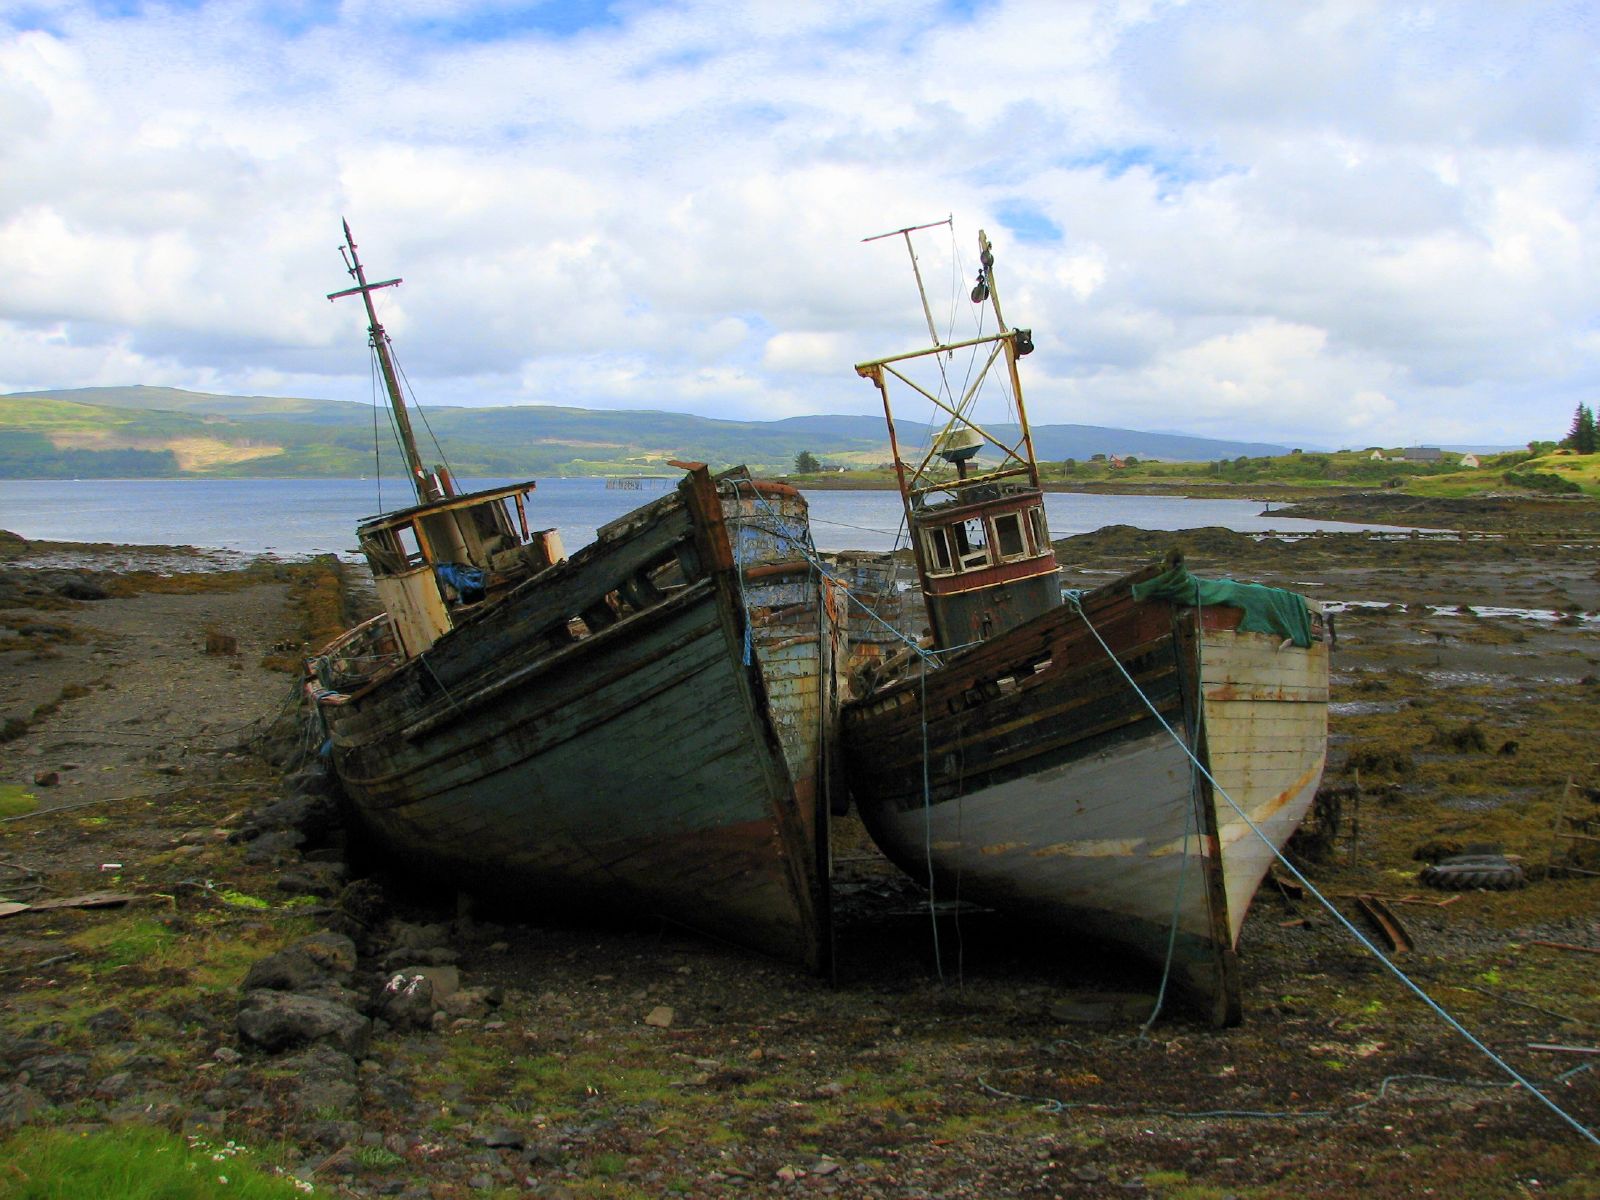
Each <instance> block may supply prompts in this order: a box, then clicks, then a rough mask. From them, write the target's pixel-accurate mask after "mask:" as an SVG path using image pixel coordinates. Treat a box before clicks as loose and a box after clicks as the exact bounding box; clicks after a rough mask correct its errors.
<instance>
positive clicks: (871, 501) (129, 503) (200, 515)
mask: <svg viewBox="0 0 1600 1200" xmlns="http://www.w3.org/2000/svg"><path fill="white" fill-rule="evenodd" d="M512 482H517V481H515V480H503V479H476V480H472V479H469V480H462V481H461V487H462V490H463V491H466V490H476V489H478V488H487V487H494V486H497V485H500V484H505V483H512ZM671 486H672V481H670V480H665V479H644V480H642V481H638V484H637V486H633V487H628V488H626V489H624V488H620V487H615V486H608V484H607V481H606V480H604V479H597V478H592V479H542V480H540V481H539V484H538V487H537V488H536V489H535V491H534V493H533V496H532V498H531V499H530V501H529V505H528V520H529V523H530V525H532V526H533V527H535V528H539V529H549V528H554V529H557V530H559V531H560V534H561V540H562V544H563V545H564V546H565V547H566V548H567V550H568V551H569V552H570V551H572V550H575V549H577V548H578V547H579V546H583V545H586V544H587V543H588V542H590V541H592V540H593V539H594V535H595V530H597V529H598V528H599V527H600V526H602V525H604V524H606V523H607V522H609V521H612V520H615V519H616V518H617V517H620V516H622V515H623V514H624V513H626V512H628V511H629V510H631V509H634V508H637V507H638V506H640V505H642V504H647V503H649V502H650V500H652V499H654V498H655V497H656V496H659V495H661V494H662V493H663V492H665V491H666V490H667V489H668V488H669V487H671ZM805 496H806V500H807V501H808V502H809V504H810V506H811V533H812V537H813V539H814V540H815V541H816V544H817V548H818V549H819V550H891V549H894V548H895V546H896V545H897V544H899V543H903V540H904V539H903V535H902V525H903V523H904V518H903V515H902V511H901V507H900V497H899V494H898V493H896V492H892V491H809V492H806V493H805ZM412 502H413V500H412V497H411V495H410V493H409V492H408V491H406V489H405V485H404V484H402V483H397V482H395V481H391V480H385V481H384V482H383V483H382V485H381V488H380V485H379V484H378V482H377V481H375V480H372V479H83V480H57V479H3V480H0V529H9V530H10V531H11V532H13V533H15V534H18V535H20V536H22V537H24V538H30V539H39V540H50V541H70V542H113V543H119V544H131V545H172V546H196V547H201V548H204V549H215V550H230V551H234V552H237V553H241V554H250V555H253V554H273V555H277V556H279V557H282V558H297V557H301V556H304V555H309V554H338V555H340V556H350V555H353V554H354V553H355V526H356V524H357V522H359V521H360V520H362V519H363V518H364V517H368V516H371V515H373V514H375V513H379V512H383V511H388V510H392V509H396V508H402V507H405V506H407V505H408V504H410V503H412ZM1263 507H1264V506H1263V504H1262V502H1261V501H1259V500H1212V499H1198V500H1191V499H1188V498H1185V497H1179V496H1108V495H1098V494H1096V495H1088V494H1082V493H1076V492H1049V493H1047V494H1046V496H1045V510H1046V512H1047V514H1048V516H1049V520H1050V533H1051V535H1052V536H1053V537H1057V538H1062V537H1069V536H1071V535H1073V534H1078V533H1089V532H1092V531H1093V530H1096V529H1100V528H1103V527H1104V526H1107V525H1132V526H1135V527H1136V528H1139V529H1152V530H1180V529H1198V528H1202V527H1205V526H1221V527H1223V528H1226V529H1233V530H1236V531H1239V532H1241V533H1279V534H1283V535H1287V536H1295V535H1303V534H1306V533H1312V532H1315V531H1317V530H1319V529H1320V530H1326V531H1328V532H1356V531H1359V530H1363V529H1394V528H1396V527H1394V526H1382V525H1354V524H1346V523H1340V522H1334V521H1305V520H1294V519H1291V518H1285V517H1280V516H1278V515H1277V514H1275V513H1272V512H1270V511H1263Z"/></svg>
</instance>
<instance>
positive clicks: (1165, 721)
mask: <svg viewBox="0 0 1600 1200" xmlns="http://www.w3.org/2000/svg"><path fill="white" fill-rule="evenodd" d="M923 228H926V227H923ZM898 232H899V233H900V234H903V235H905V237H906V240H907V244H908V246H909V244H910V234H911V233H912V232H914V230H901V231H898ZM980 260H981V262H982V264H983V267H982V273H981V274H980V276H979V281H978V286H977V287H976V288H975V289H974V292H973V300H974V302H976V303H980V304H981V303H983V302H984V301H988V302H989V304H988V307H989V308H990V309H991V310H992V313H993V316H994V319H995V321H996V323H997V324H998V329H996V330H995V331H993V332H990V333H988V334H980V336H978V337H976V338H973V339H970V340H968V341H964V342H957V343H942V342H941V341H940V339H939V336H938V333H937V332H936V331H935V330H934V328H933V323H932V320H931V317H930V320H929V331H930V334H932V336H933V343H934V344H933V346H932V347H930V348H929V349H927V350H921V351H915V352H913V353H911V354H906V355H897V356H894V357H891V358H887V359H879V360H874V361H871V362H866V363H862V364H860V365H859V366H858V367H857V368H856V369H857V371H858V372H859V373H860V374H861V375H863V376H864V377H866V378H868V379H870V380H872V381H873V383H874V384H875V385H876V386H877V387H878V389H879V391H880V393H881V396H882V399H883V404H884V412H885V416H886V419H887V420H888V422H889V429H890V437H891V442H892V443H893V444H894V455H895V462H896V466H897V470H898V473H899V479H900V490H901V496H902V498H903V500H904V504H905V510H906V519H907V522H908V528H909V530H910V532H911V541H912V547H913V550H914V553H915V559H916V564H917V572H918V576H919V583H920V586H921V590H922V593H923V596H924V599H925V601H926V604H927V615H928V630H929V636H928V637H927V638H926V639H925V640H924V642H923V643H922V644H920V645H914V646H907V647H906V648H905V649H904V650H903V651H902V652H901V653H900V654H899V655H897V656H895V657H894V658H892V659H888V660H885V661H883V662H882V663H880V664H877V665H875V666H874V668H873V669H872V670H869V671H867V672H864V673H861V674H858V675H857V676H856V677H855V678H854V680H853V686H854V693H855V697H856V698H854V699H852V700H851V701H849V702H848V703H847V704H846V705H845V707H844V710H843V712H842V714H841V742H842V751H843V760H844V766H845V772H846V775H847V778H848V780H849V786H850V794H851V797H852V799H853V800H854V802H855V804H856V805H857V807H858V809H859V811H860V814H861V817H862V820H863V822H864V824H865V825H866V826H867V829H868V831H869V832H870V833H871V835H872V836H873V838H874V840H876V842H877V843H878V845H879V846H880V848H882V850H883V851H884V853H885V854H886V855H888V857H889V858H891V859H892V860H893V861H895V862H896V863H897V864H899V866H900V867H901V868H902V869H904V870H905V871H906V872H907V873H909V874H910V875H911V876H913V877H914V878H916V879H918V880H919V881H921V882H923V883H925V884H927V885H928V886H929V887H930V890H931V892H932V898H933V899H935V900H938V901H956V900H959V901H969V902H974V903H977V904H980V905H984V906H988V907H991V908H994V909H997V910H1000V911H1001V912H1004V913H1006V914H1008V915H1013V916H1016V917H1019V918H1029V919H1033V920H1038V921H1041V922H1044V923H1047V924H1048V926H1049V927H1050V928H1051V929H1052V930H1055V931H1058V932H1060V933H1062V934H1066V935H1069V937H1070V939H1071V940H1072V941H1073V942H1075V943H1077V944H1079V945H1080V946H1083V945H1094V944H1098V945H1099V946H1100V947H1102V948H1107V949H1110V950H1111V951H1112V952H1114V953H1116V954H1119V955H1121V956H1124V957H1131V958H1133V959H1136V960H1143V961H1145V962H1148V963H1150V964H1154V965H1155V966H1156V967H1157V968H1158V969H1160V970H1161V971H1162V972H1164V974H1165V977H1166V978H1168V979H1169V980H1170V983H1171V985H1172V987H1173V988H1174V989H1176V990H1177V992H1179V993H1180V994H1181V995H1183V996H1185V997H1186V998H1187V999H1188V1001H1189V1002H1190V1003H1191V1004H1193V1005H1195V1006H1197V1007H1199V1008H1200V1009H1202V1010H1203V1011H1204V1012H1205V1013H1206V1014H1208V1015H1209V1017H1210V1019H1211V1020H1213V1021H1214V1022H1216V1023H1218V1024H1231V1023H1234V1022H1236V1021H1237V1020H1238V1019H1239V1016H1240V1008H1241V1004H1240V991H1239V972H1238V966H1237V959H1236V945H1237V942H1238V937H1239V930H1240V926H1241V924H1242V922H1243V920H1244V916H1245V913H1246V911H1247V909H1248V908H1249V905H1250V901H1251V898H1252V897H1253V896H1254V895H1255V893H1256V890H1257V888H1258V887H1259V886H1260V884H1261V881H1262V879H1263V878H1264V876H1265V874H1266V871H1267V868H1268V867H1269V865H1270V864H1271V862H1272V860H1273V858H1274V853H1273V851H1274V848H1278V847H1281V846H1282V845H1283V844H1284V842H1285V841H1287V839H1288V838H1289V836H1290V834H1292V833H1293V832H1294V830H1295V828H1296V827H1297V826H1298V825H1299V823H1300V821H1301V820H1302V818H1303V817H1304V816H1305V814H1306V812H1307V810H1308V809H1309V807H1310V805H1311V802H1312V799H1313V797H1314V795H1315V793H1316V790H1317V785H1318V782H1319V781H1320V779H1321V775H1322V770H1323V765H1324V761H1325V757H1326V746H1327V698H1328V643H1329V635H1328V630H1327V629H1326V627H1325V625H1324V620H1323V617H1322V614H1321V613H1320V611H1319V610H1318V609H1317V607H1316V606H1315V605H1313V604H1310V603H1309V602H1307V601H1306V600H1304V599H1303V598H1302V597H1300V596H1298V595H1295V594H1293V593H1289V592H1283V591H1278V590H1276V589H1270V588H1262V587H1258V586H1255V585H1245V584H1235V583H1232V582H1228V581H1216V582H1206V581H1200V580H1196V579H1195V578H1194V577H1193V576H1191V575H1190V574H1189V573H1188V572H1187V571H1186V570H1185V569H1184V567H1183V564H1182V562H1181V559H1178V558H1174V559H1173V560H1172V561H1169V562H1168V563H1167V564H1166V565H1165V567H1161V566H1152V567H1150V568H1148V569H1146V570H1145V571H1142V572H1137V573H1134V574H1132V575H1129V576H1127V577H1125V578H1122V579H1119V580H1117V581H1115V582H1113V583H1110V584H1107V585H1106V586H1104V587H1101V588H1097V589H1095V590H1094V591H1091V592H1088V593H1086V594H1083V595H1081V596H1072V597H1069V598H1066V599H1065V600H1064V598H1063V593H1062V591H1061V589H1060V586H1059V583H1058V575H1057V569H1056V563H1055V557H1054V552H1053V549H1052V547H1051V543H1050V540H1049V534H1048V529H1047V526H1046V524H1045V520H1044V503H1043V494H1042V492H1041V490H1040V487H1039V476H1038V467H1037V464H1036V462H1035V461H1034V456H1033V451H1032V444H1031V439H1030V437H1029V434H1028V425H1027V416H1026V411H1025V409H1024V407H1023V404H1022V395H1021V386H1020V381H1019V380H1018V377H1017V360H1018V358H1020V357H1021V356H1022V355H1024V354H1026V353H1027V352H1028V351H1029V350H1031V349H1032V344H1031V334H1030V333H1029V331H1027V330H1025V329H1014V328H1009V327H1007V326H1006V324H1005V322H1004V319H1003V317H1002V316H1001V312H1000V305H999V301H998V298H997V296H996V295H995V292H994V287H995V284H994V278H993V265H994V261H993V255H992V251H991V249H990V246H989V243H988V240H987V239H986V238H984V237H983V236H982V235H981V234H980ZM915 261H916V260H915V254H914V253H913V262H915ZM919 282H920V278H919ZM924 310H925V311H927V310H926V302H924ZM965 349H970V350H971V351H973V352H974V354H975V356H976V357H977V358H978V359H980V360H981V359H986V360H987V361H985V362H981V363H979V364H978V365H977V366H974V367H973V368H971V369H970V370H963V369H960V368H958V369H957V370H949V368H948V366H944V367H942V368H941V370H940V376H941V378H942V377H943V376H944V375H945V374H949V375H957V374H961V375H964V377H965V378H967V379H968V380H971V379H973V378H977V382H970V383H969V384H968V386H966V388H965V389H964V390H963V392H962V393H961V394H952V393H947V392H943V391H941V388H940V386H939V384H938V383H937V382H936V381H935V382H926V383H925V382H923V381H919V380H918V379H916V378H913V377H912V376H910V375H908V372H909V371H911V369H912V366H913V364H914V362H915V360H917V359H922V358H933V359H936V360H937V359H940V358H942V359H943V360H944V362H945V363H948V359H949V355H950V352H951V351H952V350H955V351H959V350H965ZM997 362H1003V364H1004V367H1005V371H1004V373H1003V382H1004V383H1009V387H1008V388H1007V387H1004V386H1002V388H1001V389H1000V390H1002V391H1004V392H1005V393H1006V396H1005V399H1006V401H1007V403H1008V404H1009V405H1010V413H1009V415H1011V416H1012V417H1013V419H1014V420H1015V422H1016V423H1015V425H1012V426H1010V428H1012V429H1016V430H1019V431H1020V436H1009V437H1001V436H999V434H998V431H999V429H1000V428H1001V426H1000V425H999V424H998V423H991V422H989V421H986V420H985V419H983V418H982V417H981V415H980V410H979V409H978V408H977V406H976V404H975V400H976V398H977V396H978V394H979V392H980V389H981V387H982V377H981V376H982V373H984V372H987V371H988V370H989V368H990V367H992V366H993V365H994V364H996V363H997ZM891 380H900V381H902V382H904V383H906V384H909V385H910V386H911V387H912V388H913V389H914V390H916V391H918V392H919V393H920V394H921V395H922V396H924V397H926V398H928V399H931V400H932V401H933V403H934V405H935V407H936V408H937V409H938V411H939V414H940V417H941V419H942V420H943V426H942V428H940V429H939V430H938V432H937V433H936V434H935V435H934V436H933V437H932V439H931V443H930V446H929V448H928V449H927V450H926V451H925V452H924V453H923V455H922V457H921V458H920V461H917V460H912V461H908V460H907V459H905V458H903V457H902V454H901V450H900V446H899V444H898V440H897V433H896V426H895V416H894V412H893V409H892V406H891V401H890V381H891ZM980 450H984V451H990V452H994V453H995V455H996V457H997V460H998V461H997V462H994V463H992V464H991V465H989V466H983V465H981V464H980V463H979V461H978V458H977V456H978V453H979V451H980ZM1252 825H1253V826H1254V829H1252V828H1251V826H1252ZM1256 830H1259V836H1258V834H1257V832H1256ZM1269 843H1270V845H1269ZM1063 951H1064V952H1070V951H1066V949H1065V947H1064V948H1063Z"/></svg>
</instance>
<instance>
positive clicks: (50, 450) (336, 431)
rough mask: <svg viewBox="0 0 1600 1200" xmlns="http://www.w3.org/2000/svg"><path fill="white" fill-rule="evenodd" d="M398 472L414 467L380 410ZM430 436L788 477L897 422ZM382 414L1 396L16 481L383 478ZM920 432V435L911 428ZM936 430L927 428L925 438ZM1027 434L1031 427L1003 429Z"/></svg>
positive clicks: (1110, 439)
mask: <svg viewBox="0 0 1600 1200" xmlns="http://www.w3.org/2000/svg"><path fill="white" fill-rule="evenodd" d="M378 415H379V432H380V447H379V449H380V453H381V455H382V459H383V462H384V464H385V469H386V470H389V469H392V468H393V467H394V464H395V463H396V462H397V461H398V459H399V452H398V450H397V449H396V446H395V443H394V440H393V437H392V434H391V433H390V431H389V429H388V422H387V419H386V418H387V411H386V410H383V411H381V412H380V413H379V414H378ZM424 415H425V417H426V420H425V421H417V422H415V425H416V432H417V435H418V437H419V439H420V440H422V442H423V443H424V450H423V452H424V456H425V457H427V458H428V459H430V460H432V459H434V458H436V457H438V454H437V451H434V450H433V448H432V447H431V446H430V445H428V437H429V431H430V430H431V432H432V434H433V436H435V437H437V438H438V440H439V442H440V443H441V444H442V446H443V447H444V456H445V457H446V458H447V459H448V461H449V462H450V464H451V465H452V467H454V469H455V471H456V473H457V474H458V475H461V476H464V477H468V478H482V477H492V476H518V475H526V476H530V477H532V476H539V475H544V476H559V475H609V474H628V473H633V472H639V471H652V470H654V471H659V470H662V469H663V468H664V464H665V463H666V461H667V460H668V459H672V458H678V459H694V460H698V461H701V462H707V463H710V464H712V465H713V466H715V467H723V466H731V465H733V464H735V463H744V464H746V465H748V466H749V467H750V468H751V469H752V470H754V471H757V472H760V473H764V474H774V473H781V472H784V471H787V470H789V469H790V468H791V467H792V465H793V463H794V459H795V456H796V455H798V454H799V453H800V452H801V451H809V452H810V453H812V454H813V455H815V456H816V457H817V458H819V459H821V460H823V461H824V462H826V463H830V464H837V465H840V466H852V467H870V466H876V465H877V464H879V463H882V462H886V461H887V460H888V458H889V442H888V437H887V435H886V433H885V431H884V426H883V421H882V419H881V418H878V417H872V416H810V417H788V418H785V419H783V420H780V421H719V420H713V419H710V418H707V417H695V416H688V415H686V414H683V413H667V412H655V411H648V410H613V409H583V408H561V407H556V406H553V405H521V406H517V407H501V408H459V407H428V408H427V409H426V410H425V413H424ZM373 417H374V413H373V410H372V408H371V407H370V406H369V405H366V404H360V403H355V402H352V401H348V400H314V399H304V398H299V397H287V396H222V395H212V394H208V393H205V392H189V391H183V390H181V389H178V388H156V387H101V388H76V389H70V390H59V391H39V392H15V393H12V394H10V395H5V396H0V478H12V479H17V478H62V477H67V478H71V477H77V478H94V477H116V478H123V477H130V476H132V477H141V476H149V477H159V476H177V475H206V476H233V477H243V476H308V477H316V476H321V477H328V476H348V475H363V474H370V473H371V472H372V469H373V445H372V442H373ZM907 431H908V432H910V427H909V426H908V427H907ZM917 432H918V433H920V432H921V430H920V428H919V429H918V430H917ZM994 432H995V433H996V435H997V436H1000V437H1002V438H1005V437H1009V438H1011V439H1013V440H1014V439H1016V438H1017V437H1019V436H1020V435H1019V432H1018V431H1017V430H1016V428H1015V427H1010V428H1007V427H1004V426H1002V427H999V428H997V429H995V431H994ZM1033 438H1034V447H1035V450H1036V453H1037V455H1038V457H1039V458H1040V459H1041V460H1045V461H1058V460H1061V459H1067V458H1079V459H1087V458H1089V457H1090V456H1091V455H1094V454H1118V455H1130V454H1131V455H1135V456H1137V457H1141V458H1164V459H1174V460H1179V461H1192V462H1203V461H1208V460H1216V459H1223V458H1228V459H1231V458H1237V457H1239V456H1241V455H1244V456H1248V457H1256V456H1260V455H1269V454H1282V453H1284V452H1286V450H1287V449H1288V448H1287V447H1285V446H1279V445H1272V444H1268V443H1261V442H1230V441H1221V440H1216V439H1211V438H1199V437H1189V436H1186V435H1183V434H1174V433H1141V432H1138V431H1136V430H1130V429H1111V428H1105V427H1102V426H1096V425H1035V426H1034V427H1033Z"/></svg>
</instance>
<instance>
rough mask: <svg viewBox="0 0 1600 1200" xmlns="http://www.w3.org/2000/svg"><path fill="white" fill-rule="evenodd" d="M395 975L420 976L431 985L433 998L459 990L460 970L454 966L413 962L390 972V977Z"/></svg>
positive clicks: (436, 998) (439, 997)
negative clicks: (428, 965) (424, 964)
mask: <svg viewBox="0 0 1600 1200" xmlns="http://www.w3.org/2000/svg"><path fill="white" fill-rule="evenodd" d="M395 975H404V976H405V977H406V978H407V979H412V978H415V977H416V976H418V975H420V976H422V978H424V979H426V980H427V981H428V982H429V983H431V984H432V985H433V998H434V999H435V1000H443V999H444V998H445V997H446V996H453V995H455V993H456V992H458V991H460V990H461V971H460V970H459V968H456V967H451V966H442V967H425V966H418V965H416V964H415V963H413V964H410V965H408V966H403V967H399V968H397V969H396V970H394V971H392V972H390V976H391V978H392V977H393V976H395Z"/></svg>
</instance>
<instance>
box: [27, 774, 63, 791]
mask: <svg viewBox="0 0 1600 1200" xmlns="http://www.w3.org/2000/svg"><path fill="white" fill-rule="evenodd" d="M60 782H61V773H60V772H59V771H35V772H34V773H33V786H34V787H42V788H47V787H55V786H56V784H58V783H60Z"/></svg>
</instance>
